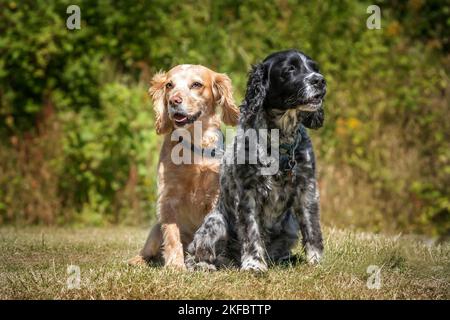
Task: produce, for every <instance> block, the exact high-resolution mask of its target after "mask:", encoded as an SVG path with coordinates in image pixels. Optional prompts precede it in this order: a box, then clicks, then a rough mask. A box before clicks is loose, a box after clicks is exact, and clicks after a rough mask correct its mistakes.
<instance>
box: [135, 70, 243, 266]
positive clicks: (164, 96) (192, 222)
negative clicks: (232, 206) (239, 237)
mask: <svg viewBox="0 0 450 320" xmlns="http://www.w3.org/2000/svg"><path fill="white" fill-rule="evenodd" d="M194 82H199V83H201V84H202V86H201V87H193V83H194ZM168 83H170V88H168V87H167V84H168ZM149 93H150V96H151V98H152V100H153V108H154V111H155V113H156V131H157V133H158V134H164V138H163V143H162V147H161V153H160V158H159V164H158V200H157V215H158V223H156V224H155V225H154V226H153V228H152V230H151V231H150V234H149V236H148V239H147V241H146V243H145V245H144V248H143V249H142V251H141V253H140V255H139V256H137V257H135V258H134V259H132V260H130V263H132V264H136V263H143V262H145V261H149V260H151V259H153V258H158V256H160V254H161V249H162V256H163V258H164V261H165V262H164V263H165V265H166V266H170V267H176V268H181V269H183V268H185V264H184V248H185V247H186V246H187V245H188V244H189V243H190V242H191V241H192V239H193V235H194V233H195V231H196V230H197V228H198V227H199V226H200V225H201V223H202V221H203V219H204V217H205V216H206V214H207V213H208V212H210V211H211V210H212V208H213V207H214V204H215V203H216V201H217V197H218V193H219V174H218V172H219V161H220V160H216V159H212V158H205V159H203V160H202V162H201V163H199V164H180V165H175V164H174V163H173V162H172V159H171V150H172V148H173V147H174V146H175V145H176V144H177V143H178V142H177V141H171V133H172V132H173V130H175V129H176V128H178V127H179V126H178V125H177V123H176V121H175V119H174V117H173V116H174V114H175V112H183V114H186V115H187V116H188V117H191V116H194V115H195V120H197V121H200V122H201V126H202V129H203V130H202V133H203V136H202V145H201V147H203V148H213V147H215V146H216V142H217V134H216V133H217V130H218V129H219V128H220V123H221V118H220V115H219V114H217V112H216V111H220V112H221V114H222V120H223V121H224V122H225V123H226V124H228V125H235V124H236V123H237V119H238V114H239V111H238V109H237V107H236V106H235V104H234V101H233V96H232V87H231V81H230V79H229V78H228V76H226V75H225V74H221V73H216V72H214V71H212V70H210V69H208V68H206V67H204V66H200V65H179V66H176V67H174V68H173V69H171V70H170V71H168V72H160V73H158V74H156V75H155V76H154V77H153V80H152V82H151V87H150V89H149ZM175 96H177V97H181V99H182V101H183V102H182V103H181V104H179V105H173V104H171V103H170V101H171V99H173V97H175ZM216 109H220V110H216ZM182 127H183V128H184V129H186V130H188V131H189V132H190V134H191V138H192V134H193V127H194V126H193V125H192V123H189V124H186V125H183V126H182ZM199 147H200V146H199ZM183 152H192V151H191V150H183Z"/></svg>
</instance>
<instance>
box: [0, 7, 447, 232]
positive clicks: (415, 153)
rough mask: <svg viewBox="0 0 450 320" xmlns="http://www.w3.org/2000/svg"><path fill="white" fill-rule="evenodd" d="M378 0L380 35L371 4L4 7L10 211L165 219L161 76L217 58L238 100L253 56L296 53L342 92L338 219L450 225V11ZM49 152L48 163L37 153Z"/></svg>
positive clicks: (331, 146) (330, 160)
mask: <svg viewBox="0 0 450 320" xmlns="http://www.w3.org/2000/svg"><path fill="white" fill-rule="evenodd" d="M377 3H378V5H380V6H381V8H382V29H381V30H368V29H367V28H366V19H367V17H368V14H367V13H366V8H367V6H368V5H369V3H366V2H364V1H356V2H355V1H350V0H345V1H337V2H332V1H329V2H316V3H314V4H308V5H305V4H300V2H298V1H294V0H278V1H275V0H274V1H256V0H251V1H246V2H241V1H237V0H224V1H206V0H205V1H203V0H202V1H200V2H196V3H195V4H194V3H190V2H187V3H184V2H175V3H174V2H169V1H162V0H159V1H139V2H136V3H134V4H133V5H130V4H129V3H126V2H118V1H100V2H98V3H92V2H91V1H87V0H84V1H79V2H78V3H77V4H78V5H79V6H80V8H81V17H82V25H81V30H74V31H70V30H68V29H67V28H65V19H66V18H67V16H68V15H67V14H66V8H67V6H69V5H70V4H72V3H70V1H58V2H54V3H51V4H49V3H48V2H46V1H42V0H38V1H21V2H20V3H19V2H17V3H16V2H14V1H1V2H0V6H1V11H0V12H1V13H0V18H1V19H0V33H1V34H2V37H1V39H0V117H1V118H0V135H1V136H2V137H3V138H4V140H5V141H8V142H7V143H6V144H4V145H2V146H1V147H0V148H1V150H0V156H1V159H2V161H1V162H0V181H1V185H0V217H2V219H3V220H4V221H18V222H20V221H22V222H23V221H25V222H29V221H31V222H38V221H43V222H46V223H56V222H59V223H66V222H80V223H101V224H102V223H119V222H124V221H125V222H129V223H133V222H134V223H135V222H139V221H142V220H143V218H146V217H149V216H152V215H153V214H154V208H153V206H154V200H155V178H154V175H155V166H156V161H157V157H158V151H157V150H158V142H159V139H157V137H155V136H154V131H153V115H152V114H151V113H150V109H151V108H150V105H149V102H148V99H147V98H146V97H145V95H146V93H145V92H146V89H147V88H146V87H147V86H148V81H149V79H150V77H151V75H152V74H153V73H154V72H156V71H158V70H160V69H168V68H170V67H171V66H173V65H175V64H178V63H199V64H204V65H207V66H209V67H211V68H213V69H216V70H218V71H220V72H226V73H228V74H229V75H230V76H231V78H232V80H233V85H234V87H235V92H236V100H237V101H239V100H240V99H241V98H242V96H243V92H244V89H245V83H246V79H247V71H248V70H249V67H250V64H252V63H255V62H257V61H259V60H261V59H262V58H264V57H265V56H266V55H267V54H268V53H269V52H272V51H275V50H279V49H286V48H291V47H296V48H300V49H302V50H303V51H304V52H306V53H307V54H309V55H311V56H312V57H314V58H315V59H316V60H318V62H319V63H320V65H321V69H322V72H323V73H324V74H325V76H326V78H327V81H328V86H329V93H328V95H327V102H326V110H327V111H326V112H327V120H326V124H325V127H324V128H323V129H321V130H320V131H317V132H313V133H312V136H313V139H314V140H315V145H316V149H317V155H318V160H319V166H318V168H319V180H320V187H321V190H322V209H323V210H322V212H323V220H324V222H325V223H329V224H333V225H337V226H349V225H352V226H355V227H356V228H364V229H370V230H373V231H381V230H383V231H398V230H402V231H405V232H423V233H427V234H430V235H446V234H449V233H450V229H449V221H450V208H449V201H448V199H449V190H448V181H449V174H450V164H449V162H450V161H449V159H450V153H449V152H450V151H449V150H450V148H449V143H448V141H449V136H448V133H449V132H450V130H449V129H450V128H449V124H448V121H447V117H448V114H449V92H450V90H449V88H450V85H449V83H450V81H449V78H448V72H447V70H448V67H449V66H450V58H449V55H448V51H447V50H445V48H447V47H448V31H447V30H448V29H449V28H447V27H448V23H449V21H450V20H449V16H450V14H449V10H450V9H449V6H448V4H446V3H445V2H444V1H442V2H441V1H437V0H434V1H431V2H426V3H425V2H421V1H409V2H408V4H407V5H405V4H404V3H403V2H400V1H393V2H387V1H378V2H377ZM399 10H402V11H401V12H402V13H400V11H399ZM418 12H420V13H421V14H418ZM428 18H430V19H428ZM416 22H417V24H418V25H419V26H420V27H419V28H412V27H411V26H413V25H414V24H415V23H416ZM48 144H51V146H55V147H54V148H48ZM35 149H36V151H35V152H37V153H38V154H41V155H42V156H41V157H40V158H39V157H37V156H32V157H30V156H29V155H31V154H34V153H33V152H34V151H31V150H35ZM24 150H26V151H24ZM38 151H39V152H38ZM24 153H26V154H28V156H25V155H24ZM42 170H43V171H45V172H47V173H45V174H44V173H40V174H36V172H38V173H39V172H41V171H42ZM46 177H47V178H48V179H47V178H46ZM49 177H51V179H50V178H49ZM33 179H34V180H39V181H40V182H38V184H37V186H38V187H36V190H39V192H37V193H36V194H34V195H33V193H30V192H29V190H31V189H30V188H32V187H31V186H32V185H33ZM19 203H20V204H19ZM36 204H41V205H39V206H38V207H36V208H41V209H36V210H38V211H39V210H40V211H42V212H43V213H42V214H37V213H36V210H35V209H30V208H34V206H36ZM26 208H28V209H26ZM49 212H51V213H49ZM46 216H50V217H53V218H51V219H47V218H43V217H46ZM30 217H35V218H32V219H30Z"/></svg>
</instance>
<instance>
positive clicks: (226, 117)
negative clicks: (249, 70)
mask: <svg viewBox="0 0 450 320" xmlns="http://www.w3.org/2000/svg"><path fill="white" fill-rule="evenodd" d="M213 92H214V97H215V100H216V103H217V105H218V106H220V107H221V108H222V121H223V122H224V123H225V124H227V125H231V126H235V125H236V124H237V122H238V118H239V109H238V108H237V107H236V104H235V103H234V99H233V88H232V86H231V80H230V78H229V77H228V76H227V75H226V74H224V73H216V74H215V76H214V85H213Z"/></svg>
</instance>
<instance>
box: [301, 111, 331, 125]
mask: <svg viewBox="0 0 450 320" xmlns="http://www.w3.org/2000/svg"><path fill="white" fill-rule="evenodd" d="M301 118H302V124H303V125H304V126H305V127H307V128H309V129H319V128H320V127H322V126H323V122H324V120H325V111H324V110H323V107H320V109H319V110H317V111H314V112H307V111H302V113H301Z"/></svg>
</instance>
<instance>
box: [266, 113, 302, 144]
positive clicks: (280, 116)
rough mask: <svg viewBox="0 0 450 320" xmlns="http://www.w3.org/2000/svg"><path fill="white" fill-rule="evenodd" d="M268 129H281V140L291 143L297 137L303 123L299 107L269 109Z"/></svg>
mask: <svg viewBox="0 0 450 320" xmlns="http://www.w3.org/2000/svg"><path fill="white" fill-rule="evenodd" d="M267 119H268V120H267V121H268V129H278V130H280V141H281V142H283V143H289V142H291V140H293V139H294V138H295V135H296V133H297V130H298V126H299V125H300V124H301V117H300V111H299V110H297V109H288V110H280V109H271V110H270V111H267Z"/></svg>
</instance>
